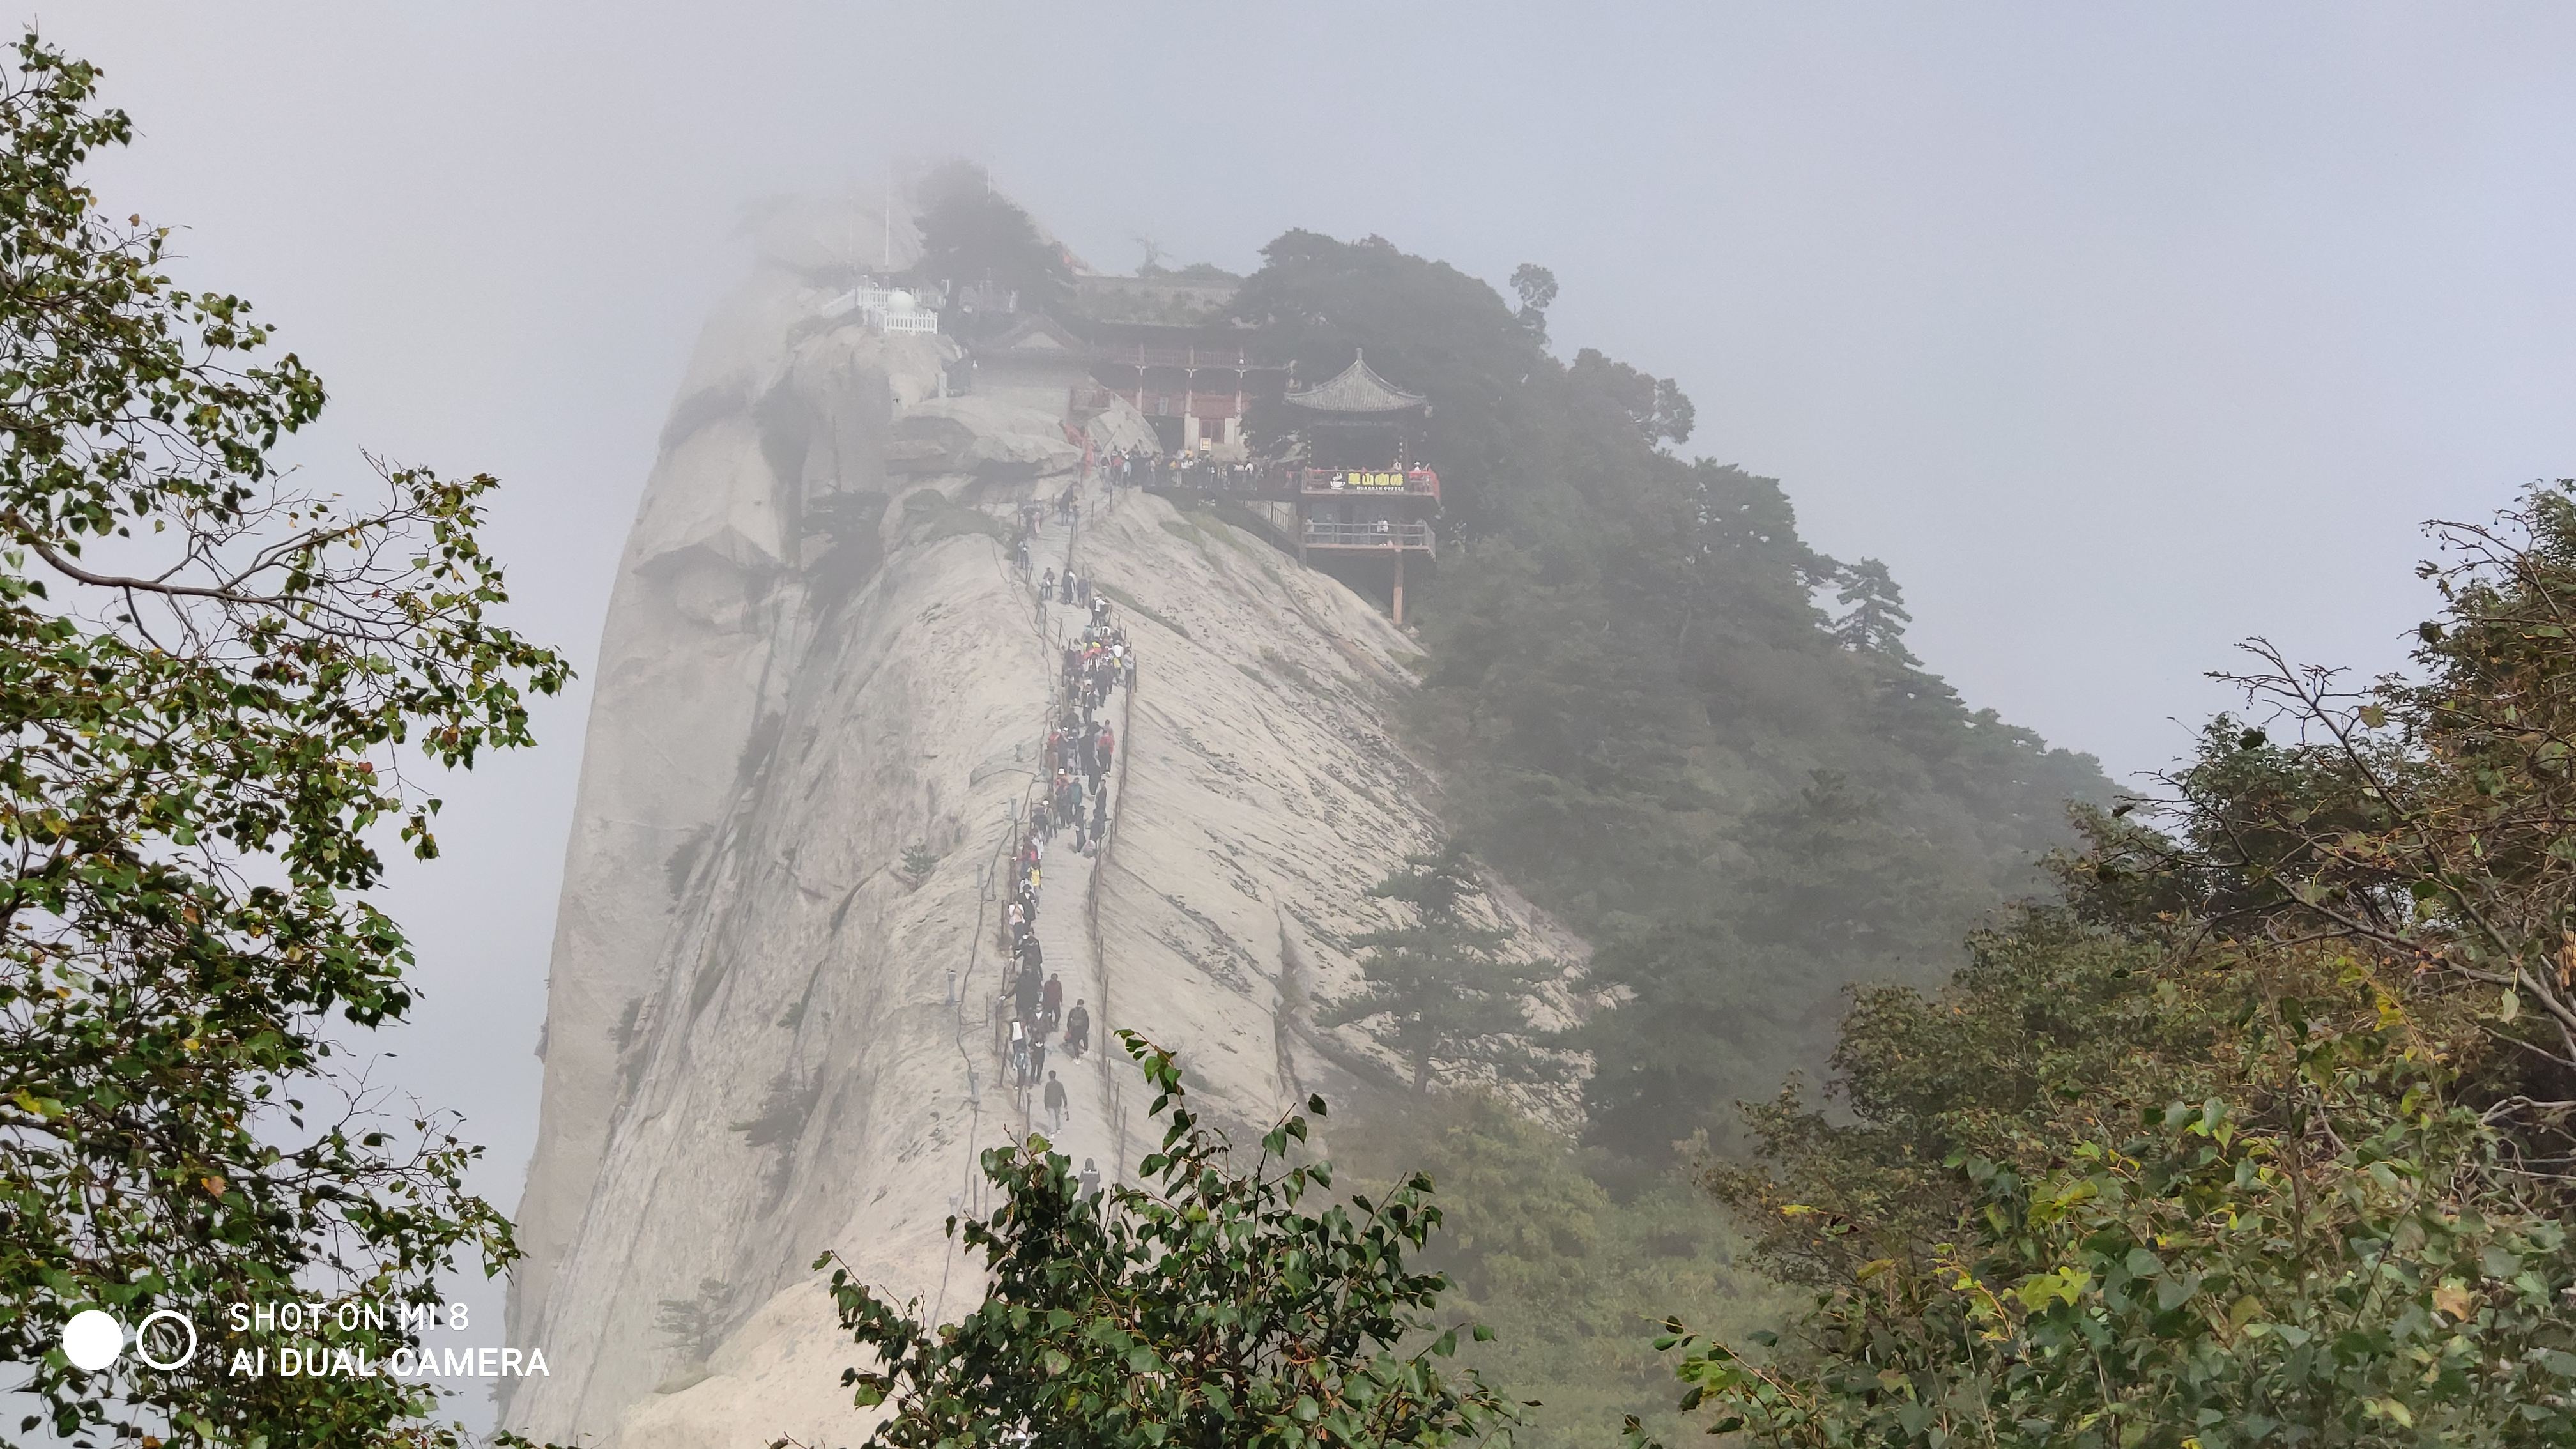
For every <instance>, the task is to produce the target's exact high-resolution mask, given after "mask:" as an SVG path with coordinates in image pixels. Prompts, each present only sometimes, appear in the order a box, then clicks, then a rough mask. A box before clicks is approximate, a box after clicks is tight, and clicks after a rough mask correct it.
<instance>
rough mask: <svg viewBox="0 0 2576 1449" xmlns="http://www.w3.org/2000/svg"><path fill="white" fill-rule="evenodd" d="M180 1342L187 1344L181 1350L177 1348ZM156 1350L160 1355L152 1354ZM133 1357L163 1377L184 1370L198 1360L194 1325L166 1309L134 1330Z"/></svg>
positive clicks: (195, 1327)
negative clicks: (191, 1361) (191, 1360)
mask: <svg viewBox="0 0 2576 1449" xmlns="http://www.w3.org/2000/svg"><path fill="white" fill-rule="evenodd" d="M182 1339H185V1340H186V1344H187V1346H186V1347H184V1348H182V1347H181V1346H180V1342H181V1340H182ZM156 1348H157V1349H159V1350H160V1353H157V1354H156V1353H154V1352H153V1350H154V1349H156ZM134 1356H135V1357H136V1358H139V1359H141V1360H143V1361H144V1362H145V1363H147V1364H150V1365H151V1366H152V1367H154V1368H157V1369H159V1370H161V1371H162V1372H163V1373H168V1372H170V1371H171V1370H173V1369H177V1368H184V1367H186V1366H187V1363H188V1360H190V1359H192V1358H195V1357H196V1356H197V1325H195V1324H193V1323H190V1322H189V1321H188V1319H187V1316H186V1315H185V1314H182V1313H177V1312H174V1311H172V1310H170V1309H167V1308H164V1309H162V1310H161V1311H160V1312H158V1313H153V1314H149V1315H147V1316H145V1318H144V1320H143V1321H142V1322H141V1323H138V1324H136V1325H135V1326H134Z"/></svg>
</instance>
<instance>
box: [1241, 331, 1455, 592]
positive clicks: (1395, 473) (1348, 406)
mask: <svg viewBox="0 0 2576 1449" xmlns="http://www.w3.org/2000/svg"><path fill="white" fill-rule="evenodd" d="M1282 401H1284V402H1286V403H1287V404H1288V406H1289V407H1291V408H1293V409H1296V410H1297V413H1296V416H1298V418H1299V421H1300V427H1299V429H1298V438H1299V451H1301V452H1302V453H1303V455H1304V456H1303V457H1302V458H1300V459H1298V460H1297V461H1296V462H1295V463H1292V464H1291V465H1290V466H1288V467H1287V468H1284V469H1281V470H1280V474H1281V476H1280V478H1279V481H1280V482H1281V483H1293V484H1294V487H1295V494H1296V497H1295V502H1296V505H1297V527H1296V538H1297V557H1298V559H1299V560H1300V561H1301V562H1304V561H1309V560H1310V559H1311V558H1312V556H1314V555H1316V554H1322V555H1324V556H1326V557H1328V558H1333V559H1351V560H1360V559H1375V558H1382V559H1385V560H1386V562H1387V568H1388V574H1389V582H1388V596H1389V601H1390V604H1391V607H1392V609H1393V612H1394V615H1395V622H1396V625H1397V626H1398V627H1402V626H1403V624H1404V563H1405V559H1406V557H1407V556H1408V555H1419V556H1420V557H1421V558H1422V559H1423V561H1425V562H1429V561H1430V560H1431V559H1432V558H1433V557H1435V556H1436V552H1437V547H1438V544H1437V539H1436V537H1435V536H1434V534H1433V532H1432V528H1431V521H1432V520H1433V519H1434V518H1435V517H1437V516H1438V515H1439V513H1440V475H1438V474H1436V473H1434V472H1432V471H1431V470H1430V469H1429V468H1426V467H1424V466H1422V465H1421V464H1420V463H1419V462H1418V461H1416V459H1415V457H1414V449H1415V448H1416V447H1417V446H1419V444H1420V442H1421V436H1422V422H1423V419H1424V417H1425V416H1426V415H1427V414H1428V412H1429V401H1430V400H1429V399H1427V398H1425V397H1423V396H1422V395H1421V394H1419V393H1410V392H1406V391H1404V390H1403V389H1402V388H1399V387H1396V386H1394V385H1393V384H1391V383H1389V382H1388V381H1387V380H1386V379H1385V378H1382V377H1380V376H1378V375H1377V373H1376V372H1375V371H1374V370H1372V369H1371V368H1370V367H1369V365H1368V359H1367V357H1366V356H1364V355H1359V354H1354V355H1353V357H1352V358H1351V365H1350V366H1349V367H1346V368H1344V369H1342V371H1341V372H1340V373H1339V374H1337V375H1336V376H1334V377H1333V378H1332V379H1331V380H1330V381H1328V382H1322V383H1318V384H1316V385H1315V386H1313V387H1310V388H1306V389H1304V390H1302V391H1298V392H1291V393H1289V394H1288V395H1287V396H1286V397H1285V398H1283V399H1282ZM1281 491H1285V490H1284V489H1283V490H1281Z"/></svg>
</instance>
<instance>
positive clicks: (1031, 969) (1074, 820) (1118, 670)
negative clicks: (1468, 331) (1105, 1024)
mask: <svg viewBox="0 0 2576 1449" xmlns="http://www.w3.org/2000/svg"><path fill="white" fill-rule="evenodd" d="M1038 582H1039V588H1040V597H1041V598H1042V599H1045V600H1047V601H1049V602H1052V603H1060V604H1064V605H1068V606H1071V607H1075V608H1079V609H1081V610H1083V611H1084V613H1083V618H1084V620H1085V622H1084V624H1083V627H1082V630H1081V632H1080V633H1078V634H1076V635H1075V636H1074V637H1073V638H1072V639H1070V640H1069V641H1067V642H1066V644H1065V646H1064V652H1063V655H1062V660H1061V665H1060V672H1059V674H1058V677H1057V680H1056V689H1055V692H1054V695H1053V705H1052V710H1051V712H1052V714H1053V716H1054V718H1053V719H1052V720H1051V721H1050V722H1049V724H1048V727H1047V732H1046V737H1045V742H1044V745H1043V748H1042V750H1041V752H1040V754H1039V779H1040V781H1041V783H1042V785H1043V787H1044V788H1042V789H1041V790H1039V791H1037V792H1036V794H1035V796H1034V798H1033V799H1032V801H1031V804H1030V808H1029V817H1028V820H1027V822H1026V829H1025V830H1024V832H1023V834H1022V836H1021V839H1020V841H1019V844H1018V847H1017V850H1016V852H1015V854H1014V856H1013V869H1012V875H1011V881H1012V884H1011V891H1010V896H1009V899H1008V901H1007V903H1006V904H1005V906H1004V908H1003V925H1004V930H1005V933H1006V935H1007V936H1008V939H1009V942H1010V961H1011V965H1010V968H1009V971H1008V974H1007V978H1006V979H1007V981H1008V983H1009V984H1008V985H1007V986H1006V987H1005V989H1004V990H1003V992H1002V997H1001V999H1000V1000H999V1001H998V1002H996V1003H995V1010H994V1012H993V1022H994V1034H995V1038H996V1039H995V1041H994V1048H995V1050H996V1051H997V1052H998V1053H999V1054H1000V1055H1001V1057H1002V1059H1003V1062H1004V1069H1005V1071H1006V1072H1007V1073H1008V1074H1009V1079H1010V1082H1011V1085H1012V1087H1013V1089H1014V1090H1015V1091H1017V1092H1018V1093H1020V1094H1021V1095H1022V1098H1023V1100H1025V1098H1026V1094H1027V1093H1028V1092H1030V1091H1031V1090H1032V1089H1034V1090H1037V1091H1038V1092H1039V1093H1040V1099H1039V1105H1040V1106H1041V1107H1043V1109H1044V1110H1045V1111H1046V1112H1047V1114H1048V1115H1049V1116H1050V1117H1051V1118H1052V1120H1053V1123H1054V1126H1055V1128H1056V1130H1059V1131H1061V1130H1062V1129H1063V1127H1064V1117H1065V1112H1066V1109H1067V1106H1068V1099H1067V1094H1066V1091H1065V1086H1064V1083H1063V1082H1062V1081H1061V1080H1059V1079H1058V1077H1057V1075H1056V1073H1055V1072H1053V1071H1051V1070H1049V1069H1048V1067H1047V1052H1048V1043H1049V1041H1050V1040H1051V1039H1052V1040H1054V1041H1055V1042H1056V1043H1057V1046H1056V1050H1057V1051H1059V1052H1060V1053H1061V1054H1062V1055H1063V1057H1064V1058H1065V1060H1066V1061H1067V1062H1068V1063H1071V1062H1079V1061H1081V1060H1082V1057H1083V1054H1084V1053H1085V1052H1087V1051H1090V1050H1091V1008H1090V1006H1089V1004H1088V1003H1087V1002H1085V1001H1084V1000H1083V999H1082V998H1081V997H1079V996H1077V997H1075V998H1074V999H1073V1002H1072V1004H1071V1005H1067V1004H1066V1002H1065V990H1064V981H1063V978H1062V977H1060V976H1058V975H1056V974H1054V973H1051V972H1049V971H1048V970H1047V965H1046V950H1045V948H1044V947H1043V946H1042V945H1040V944H1039V941H1038V933H1037V919H1038V899H1039V886H1040V884H1041V882H1042V880H1043V875H1044V870H1045V860H1046V853H1047V851H1048V849H1049V848H1050V847H1051V846H1055V845H1056V844H1057V843H1058V841H1059V839H1060V838H1061V837H1064V836H1065V835H1066V834H1067V833H1068V832H1070V835H1071V839H1070V840H1069V841H1067V842H1065V846H1064V848H1067V849H1070V850H1072V851H1074V852H1076V853H1077V854H1080V855H1085V856H1093V855H1097V854H1098V853H1099V850H1100V841H1101V838H1102V836H1103V835H1104V833H1106V832H1107V830H1108V829H1109V781H1110V778H1111V768H1110V767H1111V765H1112V764H1113V763H1114V762H1115V760H1116V759H1117V753H1118V736H1117V732H1116V731H1115V730H1114V729H1112V728H1111V727H1110V723H1109V719H1108V712H1107V711H1108V704H1109V699H1110V695H1111V693H1112V691H1114V690H1117V689H1119V688H1122V687H1123V688H1126V689H1130V690H1132V689H1134V688H1135V687H1136V651H1135V648H1134V646H1133V645H1132V644H1131V643H1130V642H1129V641H1128V638H1127V632H1126V630H1124V629H1122V628H1120V627H1118V626H1117V625H1116V624H1114V623H1113V622H1111V619H1110V607H1109V600H1107V599H1106V598H1102V597H1098V596H1096V595H1094V594H1093V593H1092V591H1091V584H1090V581H1089V580H1088V579H1086V578H1083V577H1081V576H1080V575H1078V574H1077V573H1076V572H1075V571H1074V569H1073V566H1072V564H1071V563H1070V562H1069V561H1068V563H1067V564H1066V566H1065V571H1064V573H1063V574H1062V575H1058V574H1057V573H1056V572H1055V571H1054V570H1052V569H1050V570H1048V571H1047V572H1046V574H1045V575H1044V577H1042V578H1041V579H1040V580H1039V581H1038Z"/></svg>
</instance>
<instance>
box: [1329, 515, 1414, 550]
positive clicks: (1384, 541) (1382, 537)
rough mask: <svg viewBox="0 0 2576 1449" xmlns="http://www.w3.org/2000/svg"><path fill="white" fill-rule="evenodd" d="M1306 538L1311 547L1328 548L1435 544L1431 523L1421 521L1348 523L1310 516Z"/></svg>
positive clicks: (1401, 546)
mask: <svg viewBox="0 0 2576 1449" xmlns="http://www.w3.org/2000/svg"><path fill="white" fill-rule="evenodd" d="M1305 539H1306V542H1307V544H1308V545H1309V546H1315V545H1321V546H1323V547H1326V548H1422V549H1427V548H1429V547H1431V525H1430V524H1428V523H1423V522H1420V521H1418V520H1417V521H1408V522H1396V521H1392V520H1388V521H1380V522H1370V523H1348V522H1343V521H1340V520H1336V519H1328V518H1310V519H1307V520H1306V530H1305Z"/></svg>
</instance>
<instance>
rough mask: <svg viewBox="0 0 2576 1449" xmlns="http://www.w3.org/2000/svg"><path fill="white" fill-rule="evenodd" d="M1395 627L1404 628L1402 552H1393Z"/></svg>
mask: <svg viewBox="0 0 2576 1449" xmlns="http://www.w3.org/2000/svg"><path fill="white" fill-rule="evenodd" d="M1395 627H1397V628H1399V629H1401V628H1403V627H1404V550H1403V548H1402V547H1398V548H1397V549H1396V551H1395Z"/></svg>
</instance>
